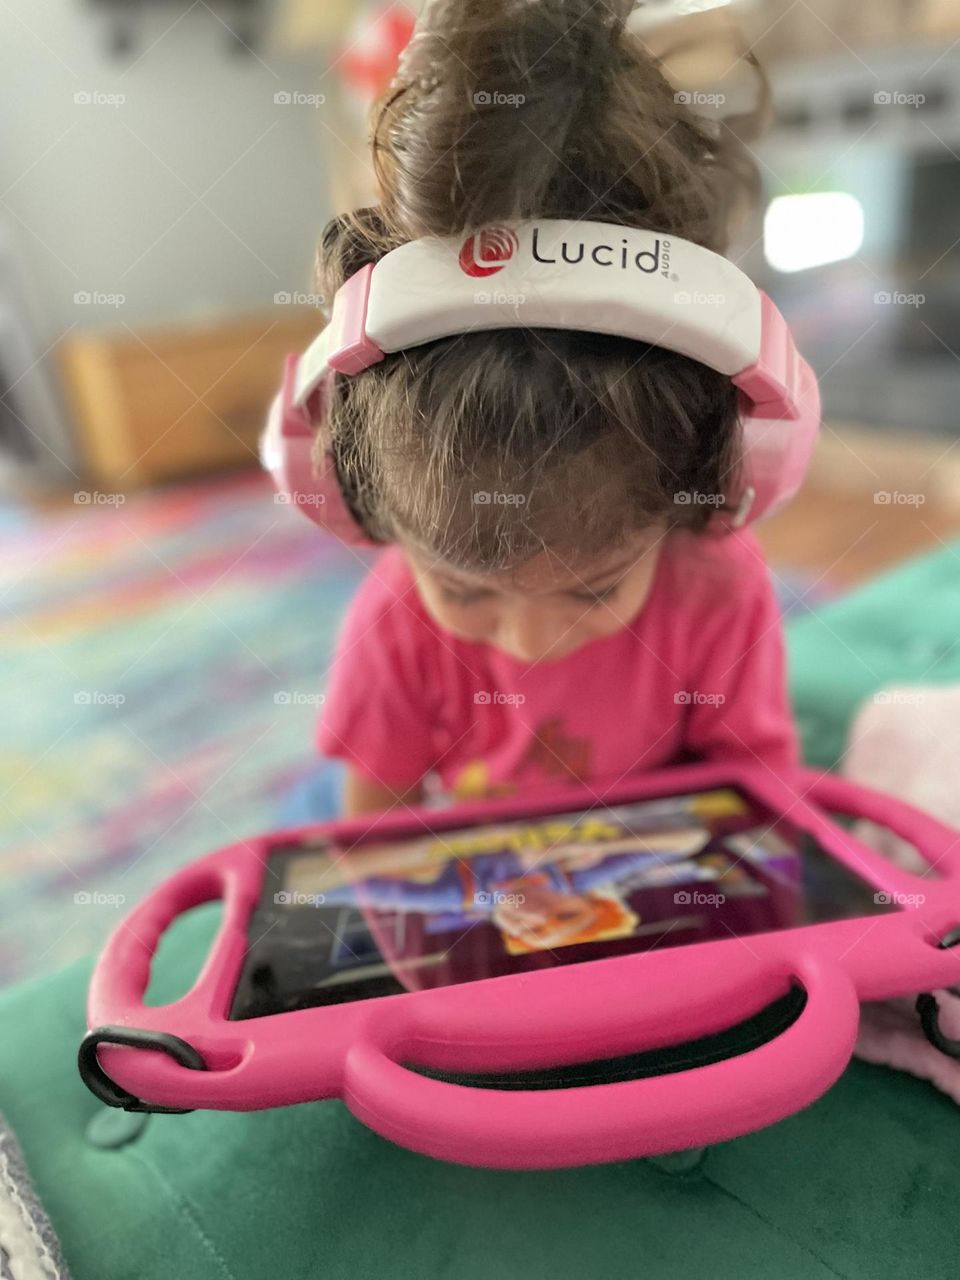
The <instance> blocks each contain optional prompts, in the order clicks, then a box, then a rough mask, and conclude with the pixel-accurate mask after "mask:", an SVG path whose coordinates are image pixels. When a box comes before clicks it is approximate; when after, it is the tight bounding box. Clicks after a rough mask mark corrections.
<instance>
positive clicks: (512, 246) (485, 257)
mask: <svg viewBox="0 0 960 1280" xmlns="http://www.w3.org/2000/svg"><path fill="white" fill-rule="evenodd" d="M517 246H518V241H517V237H516V234H515V233H514V232H513V231H511V230H510V228H509V227H485V228H484V229H483V230H482V231H478V232H477V234H476V235H475V236H470V237H469V238H468V239H467V240H464V242H463V245H462V246H461V249H460V270H461V271H463V272H464V274H466V275H468V276H475V277H476V276H492V275H496V273H497V272H498V271H502V270H503V268H504V267H505V266H506V265H507V263H508V262H509V261H510V259H511V258H512V257H513V255H514V254H515V253H516V251H517Z"/></svg>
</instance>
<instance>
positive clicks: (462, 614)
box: [318, 0, 797, 814]
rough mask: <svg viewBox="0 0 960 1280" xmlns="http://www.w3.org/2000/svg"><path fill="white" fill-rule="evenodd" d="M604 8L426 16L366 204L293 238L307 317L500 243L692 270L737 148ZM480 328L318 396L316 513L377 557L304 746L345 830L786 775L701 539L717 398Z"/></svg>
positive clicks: (637, 356)
mask: <svg viewBox="0 0 960 1280" xmlns="http://www.w3.org/2000/svg"><path fill="white" fill-rule="evenodd" d="M631 8H632V5H631V4H630V3H629V2H628V0H616V3H611V0H605V2H604V3H601V4H597V3H595V2H591V0H435V3H433V4H431V5H430V6H429V8H428V10H427V13H426V15H425V16H424V18H423V19H422V20H421V24H420V26H419V28H418V31H417V34H416V35H415V37H414V40H413V42H412V44H411V46H410V47H409V49H408V51H407V54H406V56H405V58H404V61H403V63H402V65H401V69H400V72H399V74H398V77H397V80H396V82H395V84H394V86H393V88H392V89H391V91H390V93H389V94H388V95H387V98H386V99H385V101H384V102H383V103H382V104H381V105H380V107H379V108H378V112H377V114H376V117H375V122H374V127H373V156H374V163H375V166H376V171H377V175H378V178H379V183H380V188H381V193H382V198H381V201H380V204H379V205H377V206H376V207H375V208H366V209H360V210H358V211H356V212H355V213H353V214H351V215H349V216H347V217H344V218H340V219H337V220H335V221H334V222H333V223H332V224H331V225H330V226H329V227H328V228H327V230H326V232H325V234H324V236H323V240H322V244H321V248H320V252H319V278H320V288H321V289H322V292H323V293H324V294H325V296H327V297H333V295H334V294H335V292H336V290H337V288H338V287H339V286H340V285H341V284H342V283H343V282H344V281H345V280H346V279H347V278H348V277H349V276H351V275H352V274H353V273H354V272H356V271H357V270H358V269H359V268H361V267H362V266H364V265H365V264H367V263H369V262H373V261H376V260H378V259H379V258H381V257H382V256H383V255H384V254H385V253H387V252H388V251H389V250H390V249H393V248H395V247H397V246H399V245H401V244H404V243H406V242H408V241H410V240H412V239H416V238H418V237H423V236H431V235H435V236H463V237H467V236H469V235H470V234H472V233H474V232H476V231H478V230H479V229H480V228H482V227H484V226H489V225H500V224H506V225H510V224H511V223H514V222H516V221H518V220H522V219H530V218H544V219H546V218H554V219H573V220H580V219H583V220H589V221H594V222H596V221H601V222H609V223H612V224H619V225H624V226H628V227H638V228H646V229H651V230H656V231H658V232H660V233H662V234H663V235H664V236H665V237H670V236H675V237H683V238H686V239H688V240H692V241H695V242H697V243H699V244H701V245H704V246H706V247H708V248H710V249H713V250H716V251H722V250H723V249H724V247H725V243H726V238H727V227H728V223H729V221H730V215H731V211H732V210H733V208H734V206H735V204H736V202H737V200H738V198H739V197H740V196H741V195H742V194H743V193H744V191H745V190H746V189H747V188H748V187H749V185H750V182H751V177H752V173H751V170H750V168H749V166H747V165H746V164H745V163H744V153H743V148H742V145H741V144H740V143H739V142H738V141H737V139H736V138H735V136H734V134H733V133H732V132H731V131H730V130H729V129H727V128H726V127H725V126H723V125H720V124H717V125H712V124H708V123H706V122H704V121H702V120H701V119H699V118H698V117H697V116H695V115H694V114H693V113H692V112H691V110H690V108H689V107H688V106H687V105H685V102H684V100H683V99H684V98H685V97H686V95H683V94H675V93H674V90H673V89H672V88H671V86H670V85H669V84H668V83H667V81H666V79H665V78H664V77H663V75H661V73H660V71H659V70H658V68H657V65H656V63H655V62H654V60H653V59H652V58H651V57H650V56H649V55H648V54H647V53H646V52H645V51H644V49H643V46H642V45H641V44H640V43H639V41H638V40H637V39H636V37H634V36H632V35H631V34H630V33H629V32H627V31H626V30H625V23H626V19H627V16H628V15H629V11H630V9H631ZM478 284H479V285H480V286H481V289H486V290H488V291H489V290H491V289H495V287H496V277H493V279H492V280H490V281H487V280H482V281H478ZM483 302H484V294H483V293H482V292H478V300H477V316H476V326H475V329H473V330H471V331H470V332H468V333H465V334H462V335H460V336H457V337H452V338H446V339H442V340H439V341H434V342H430V343H428V344H425V345H423V346H418V347H415V348H412V349H409V350H406V351H403V352H400V353H397V354H394V355H388V356H387V357H386V358H385V359H384V360H383V361H382V362H380V363H379V364H376V365H374V366H373V367H371V368H369V369H366V370H365V371H363V372H362V373H360V374H358V375H357V376H354V377H349V378H343V377H340V378H337V379H336V382H335V385H334V389H333V392H332V395H331V400H332V403H331V405H330V407H329V423H330V431H331V436H332V442H333V451H334V457H335V460H336V464H337V470H338V475H339V478H340V481H341V484H342V486H343V488H344V491H345V493H346V495H347V497H348V499H349V501H350V503H351V505H352V507H353V508H354V510H355V511H356V513H357V514H358V516H359V517H360V518H361V519H362V521H363V523H364V525H365V528H366V529H367V530H368V532H369V533H370V535H371V537H373V538H374V539H375V540H377V541H380V542H382V543H384V544H387V545H386V548H385V550H384V551H383V552H382V553H381V554H380V556H379V558H378V559H377V560H376V562H375V563H374V565H373V567H372V569H371V570H370V573H369V576H368V577H367V578H366V580H365V582H364V583H363V585H362V587H361V589H360V591H359V593H358V595H357V596H356V598H355V599H354V601H353V603H352V606H351V608H350V610H349V612H348V615H347V617H346V620H345V623H344V625H343V628H342V631H341V635H340V640H339V647H338V650H337V653H336V656H335V660H334V664H333V668H332V672H331V678H330V682H329V688H328V692H327V698H326V703H325V706H324V710H323V714H322V717H321V723H320V727H319V736H318V745H319V748H320V751H321V753H322V754H323V755H324V756H326V757H328V758H333V759H336V760H339V761H342V762H344V767H345V783H344V795H343V804H344V808H345V810H346V812H347V813H349V814H353V813H357V812H363V811H372V810H379V809H382V808H385V807H388V806H390V805H393V804H396V803H398V802H407V803H412V802H416V801H420V800H424V799H430V798H431V797H433V796H435V795H437V794H443V795H446V796H449V797H452V798H453V799H462V798H466V797H471V798H476V797H483V796H497V795H505V794H509V793H511V792H513V791H515V790H517V789H518V788H533V787H535V788H537V789H538V790H539V789H542V788H544V787H546V786H550V785H551V784H562V783H570V782H581V783H586V784H588V785H590V786H592V787H594V788H599V787H601V786H603V785H606V784H610V783H614V782H616V781H618V780H620V779H626V778H629V777H630V776H631V775H633V774H636V773H639V772H643V771H645V770H649V769H653V768H657V767H659V766H664V765H667V764H670V763H676V762H680V761H685V760H694V759H697V760H703V759H712V760H723V761H727V760H730V761H734V760H740V761H746V762H748V763H750V764H757V763H759V764H761V765H762V766H763V767H765V768H769V769H771V770H773V771H783V770H786V769H789V768H790V767H791V766H793V765H794V764H795V762H796V759H797V746H796V740H795V733H794V726H793V724H792V722H791V717H790V714H789V711H788V706H787V699H786V694H785V689H784V663H783V648H782V640H781V629H780V622H779V616H778V610H777V606H776V603H775V599H774V596H773V593H772V590H771V586H770V582H769V578H768V574H767V570H766V567H765V565H764V562H763V559H762V556H761V554H760V552H759V550H758V548H757V545H756V543H755V541H754V539H753V537H752V536H751V535H750V534H749V533H746V532H737V533H734V534H730V535H727V536H723V537H714V536H711V533H710V525H711V517H712V516H713V514H714V513H715V511H716V510H717V508H718V507H720V506H721V505H722V504H723V503H724V501H725V498H726V496H727V495H728V494H730V493H733V492H735V491H736V485H737V477H738V468H739V429H738V428H739V423H738V399H737V397H738V392H737V390H736V388H735V387H734V386H733V385H732V383H731V381H730V379H729V378H727V377H725V376H724V375H722V374H720V373H717V372H715V371H713V370H711V369H709V368H707V367H706V366H704V365H701V364H699V363H698V362H696V361H694V360H692V359H690V358H688V357H686V356H683V355H679V354H676V353H674V352H672V351H668V350H665V349H663V348H661V347H656V346H648V345H644V344H641V343H637V342H633V341H630V340H627V339H624V338H615V337H609V336H604V335H597V334H589V333H581V332H570V331H566V332H565V331H559V330H547V329H511V330H500V331H484V329H483V323H484V313H483ZM517 305H518V306H520V307H521V309H522V299H518V300H517ZM693 305H699V304H697V303H696V301H694V303H693Z"/></svg>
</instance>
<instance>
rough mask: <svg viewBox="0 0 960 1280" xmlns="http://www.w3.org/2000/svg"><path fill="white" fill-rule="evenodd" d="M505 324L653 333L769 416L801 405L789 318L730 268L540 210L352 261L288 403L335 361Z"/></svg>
mask: <svg viewBox="0 0 960 1280" xmlns="http://www.w3.org/2000/svg"><path fill="white" fill-rule="evenodd" d="M506 328H525V329H572V330H581V331H587V332H592V333H606V334H611V335H616V336H620V337H624V338H631V339H633V340H635V341H637V342H643V343H652V344H656V345H657V346H661V347H666V348H667V349H669V350H671V351H677V352H679V353H681V354H683V355H686V356H690V357H691V358H692V359H694V360H698V361H699V362H700V363H701V364H704V365H707V366H709V367H710V368H711V369H716V370H717V371H718V372H719V373H724V374H726V375H728V376H729V377H730V378H732V379H733V381H734V382H736V383H737V385H738V386H740V387H741V389H742V390H743V391H744V392H745V394H746V395H747V396H748V397H749V398H750V399H751V400H753V402H754V404H755V405H757V406H760V407H761V408H763V409H765V410H766V414H765V416H767V417H770V418H779V417H795V416H796V413H797V411H796V385H795V384H796V376H797V371H796V365H797V357H796V353H795V351H794V349H793V343H792V339H791V338H790V335H789V330H788V329H787V327H786V325H785V323H784V321H783V319H782V317H781V316H780V314H779V312H778V311H777V310H776V308H775V307H773V304H772V303H770V302H769V299H767V298H766V297H765V295H764V294H762V293H761V291H760V290H759V289H757V287H756V286H755V285H754V284H753V282H752V281H751V280H750V278H749V277H748V276H747V275H745V274H744V273H743V272H742V271H741V270H740V269H739V267H736V266H735V265H734V264H733V263H732V262H730V261H728V260H727V259H726V258H724V257H722V256H721V255H720V254H717V253H713V252H712V251H711V250H709V249H704V248H703V247H702V246H701V245H697V244H693V243H691V242H690V241H688V240H681V239H678V238H677V237H675V236H666V235H663V234H661V233H660V232H654V231H642V230H637V229H636V228H631V227H621V226H616V225H613V224H611V223H606V222H585V221H584V222H567V221H555V220H549V219H543V220H536V221H531V222H526V223H522V224H520V225H518V226H515V227H491V228H486V229H485V230H483V231H481V232H478V233H477V234H476V235H473V236H470V237H468V238H466V239H465V240H462V239H452V238H440V237H437V238H427V239H422V240H414V241H411V242H410V243H409V244H405V245H401V246H400V247H399V248H397V249H394V250H392V251H391V252H390V253H388V254H386V255H385V256H384V257H383V258H382V259H381V260H380V261H379V262H377V263H375V264H371V265H369V266H366V267H364V268H362V269H361V270H360V271H358V272H357V273H356V274H355V275H354V276H352V277H351V278H350V280H348V281H347V283H346V284H345V285H344V286H343V287H342V288H341V289H340V290H339V291H338V293H337V297H336V299H335V302H334V306H333V313H332V316H331V320H330V323H329V325H327V327H326V328H325V329H324V330H323V332H322V333H321V334H320V336H319V337H318V338H317V339H315V341H314V342H313V343H312V344H311V345H310V347H308V349H307V350H306V352H305V353H304V354H303V355H302V356H301V357H300V360H299V361H298V366H297V373H296V383H295V386H294V391H293V404H294V405H296V406H302V405H304V404H305V403H306V401H307V400H308V398H309V397H310V395H311V394H312V392H313V391H314V390H315V389H316V387H317V386H318V385H319V384H320V383H321V381H322V380H323V379H324V378H325V377H326V375H327V374H328V373H329V372H330V371H331V370H334V371H336V372H338V373H344V374H353V373H358V372H360V370H362V369H365V368H368V367H369V366H370V365H372V364H375V363H376V362H377V361H379V360H381V359H382V358H383V356H384V355H385V354H387V353H389V352H394V351H400V350H404V349H406V348H409V347H417V346H420V345H421V344H423V343H425V342H432V341H434V340H435V339H437V338H445V337H450V336H452V335H455V334H461V333H469V332H472V331H474V330H488V329H506Z"/></svg>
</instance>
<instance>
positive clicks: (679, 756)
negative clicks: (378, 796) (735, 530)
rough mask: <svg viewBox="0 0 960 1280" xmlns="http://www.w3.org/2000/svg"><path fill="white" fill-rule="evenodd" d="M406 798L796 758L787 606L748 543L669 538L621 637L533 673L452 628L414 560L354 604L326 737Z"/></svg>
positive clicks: (327, 746)
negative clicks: (425, 599)
mask: <svg viewBox="0 0 960 1280" xmlns="http://www.w3.org/2000/svg"><path fill="white" fill-rule="evenodd" d="M317 743H318V747H319V749H320V751H321V753H322V754H324V755H328V756H334V757H337V758H340V759H343V760H346V761H348V762H349V763H350V764H352V765H353V766H354V767H356V768H357V769H359V770H360V771H361V772H363V773H364V774H366V775H368V776H371V777H374V778H377V779H379V780H380V781H381V782H384V783H386V784H387V785H389V786H392V787H394V788H395V789H397V790H400V789H401V788H407V787H409V786H412V785H413V784H415V783H416V782H418V781H420V780H421V779H423V778H424V777H426V776H428V775H433V776H434V777H435V778H436V779H437V789H439V790H442V791H444V792H445V793H448V794H450V795H452V796H453V797H454V798H457V799H465V798H468V797H479V796H489V795H505V794H510V793H511V792H512V791H513V790H515V789H516V788H517V787H520V786H526V785H529V786H536V787H538V788H541V787H545V786H550V785H552V784H562V783H569V782H571V781H584V782H587V783H590V784H593V785H600V784H605V783H612V782H614V781H616V780H618V779H620V778H628V777H630V776H631V775H632V774H637V773H644V772H646V771H648V770H650V769H654V768H657V767H660V766H664V765H666V764H670V763H676V762H680V761H682V760H686V759H709V760H741V761H744V760H745V761H748V762H750V763H752V764H755V763H757V762H758V761H759V762H760V763H761V764H762V765H763V766H765V767H767V768H769V769H771V770H773V771H782V770H784V769H786V768H789V767H792V766H793V765H794V764H795V763H796V762H797V758H798V753H797V743H796V736H795V729H794V725H793V722H792V719H791V716H790V713H789V709H788V704H787V696H786V691H785V677H784V658H783V641H782V633H781V625H780V617H779V611H778V607H777V603H776V599H775V596H774V594H773V590H772V587H771V585H770V581H769V576H768V573H767V569H766V565H765V563H764V561H763V557H762V555H761V553H760V551H759V548H758V546H757V544H756V542H755V540H754V539H753V536H752V535H751V534H749V533H747V532H742V533H739V534H736V535H733V536H730V537H727V538H720V539H714V538H697V537H694V536H693V535H691V534H686V533H678V534H674V535H671V537H670V538H669V539H668V540H667V542H666V544H665V546H664V548H663V550H662V552H661V555H660V560H659V563H658V566H657V570H656V574H655V578H654V582H653V585H652V588H651V591H650V594H649V596H648V598H647V601H646V603H645V604H644V606H643V607H642V609H641V610H640V611H639V613H638V614H637V615H636V617H635V618H634V619H633V620H632V621H631V623H630V624H629V625H628V626H626V627H623V628H621V629H620V630H619V631H617V632H616V633H615V634H613V635H611V636H606V637H603V638H600V639H597V640H593V641H591V642H590V643H588V644H586V645H584V646H583V647H581V648H580V649H578V650H576V651H575V652H574V653H572V654H570V655H569V656H567V657H564V658H560V659H557V660H556V661H553V662H542V663H539V664H533V665H531V664H526V663H523V662H519V661H517V660H516V659H513V658H511V657H509V656H507V655H506V654H504V653H502V652H500V651H499V650H496V649H494V648H492V647H490V646H487V645H482V644H474V643H469V642H466V641H463V640H460V639H457V638H456V637H454V636H452V635H451V634H449V633H447V632H444V631H442V630H441V629H440V628H439V627H438V626H437V625H436V624H435V623H434V622H433V621H432V620H431V619H430V617H429V616H428V615H427V613H426V611H425V610H424V608H423V606H422V604H421V602H420V598H419V594H418V592H417V589H416V586H415V583H414V581H413V577H412V574H411V571H410V568H409V566H408V564H407V561H406V558H405V556H404V553H403V552H402V551H401V550H400V549H399V548H397V547H391V548H388V549H387V550H385V551H384V552H383V553H382V554H381V556H380V557H379V559H378V560H377V562H376V564H375V565H374V567H373V569H372V571H371V573H370V575H369V576H368V578H367V579H366V581H365V582H364V583H363V585H362V586H361V588H360V591H359V592H358V594H357V596H356V597H355V599H354V600H353V602H352V604H351V607H350V610H349V611H348V614H347V617H346V619H345V621H344V625H343V627H342V630H341V636H340V641H339V645H338V649H337V653H336V656H335V659H334V664H333V669H332V673H331V679H330V684H329V689H328V693H327V699H326V703H325V706H324V710H323V712H322V715H321V719H320V726H319V731H318V738H317Z"/></svg>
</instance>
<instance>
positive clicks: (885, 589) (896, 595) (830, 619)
mask: <svg viewBox="0 0 960 1280" xmlns="http://www.w3.org/2000/svg"><path fill="white" fill-rule="evenodd" d="M787 645H788V654H789V663H790V683H791V691H792V695H793V703H794V707H795V709H796V713H797V719H798V721H799V724H800V730H801V733H802V736H803V746H804V756H805V758H806V759H807V760H808V761H809V763H810V764H813V765H817V766H819V767H821V768H824V769H832V768H835V767H836V765H837V762H838V761H839V760H840V758H841V756H842V754H843V749H844V744H845V742H846V735H847V726H848V725H849V723H850V719H851V717H852V715H853V713H854V712H855V711H856V709H857V707H858V706H859V704H860V703H861V702H862V701H863V700H864V699H865V698H867V697H869V696H870V694H871V693H874V692H875V691H876V690H877V689H880V688H882V687H883V686H884V685H887V684H891V683H910V684H913V683H937V684H946V683H951V682H955V681H960V542H957V543H954V544H953V545H952V546H948V547H945V548H944V549H943V550H942V551H938V552H936V553H935V554H932V555H925V556H921V557H920V558H919V559H916V560H910V561H908V562H907V563H906V564H904V565H901V566H900V567H898V568H897V569H895V570H893V571H892V572H891V573H887V574H884V575H883V576H882V577H880V578H877V579H875V580H874V581H873V582H871V583H869V584H868V585H867V586H865V587H862V588H860V590H858V591H855V592H853V593H852V594H851V595H848V596H845V597H844V598H843V599H841V600H838V601H836V602H834V603H833V604H831V605H828V606H826V607H825V608H823V609H820V610H817V611H816V612H814V613H808V614H805V615H802V616H800V617H798V618H797V619H795V620H791V621H790V623H789V624H788V626H787Z"/></svg>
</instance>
